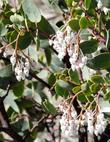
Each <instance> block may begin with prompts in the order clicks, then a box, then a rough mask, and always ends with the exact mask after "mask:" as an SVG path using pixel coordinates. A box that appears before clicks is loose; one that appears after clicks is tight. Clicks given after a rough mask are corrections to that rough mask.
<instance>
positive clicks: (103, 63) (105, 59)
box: [87, 53, 110, 70]
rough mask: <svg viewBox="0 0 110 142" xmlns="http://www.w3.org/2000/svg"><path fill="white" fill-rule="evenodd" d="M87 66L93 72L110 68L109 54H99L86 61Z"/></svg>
mask: <svg viewBox="0 0 110 142" xmlns="http://www.w3.org/2000/svg"><path fill="white" fill-rule="evenodd" d="M87 66H88V67H89V68H92V69H95V70H99V69H108V68H110V53H101V54H99V55H97V56H96V57H94V58H92V59H90V60H88V62H87Z"/></svg>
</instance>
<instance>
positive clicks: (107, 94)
mask: <svg viewBox="0 0 110 142" xmlns="http://www.w3.org/2000/svg"><path fill="white" fill-rule="evenodd" d="M105 99H107V100H109V101H110V91H108V92H107V93H106V94H105Z"/></svg>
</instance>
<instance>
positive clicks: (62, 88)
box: [55, 80, 70, 97]
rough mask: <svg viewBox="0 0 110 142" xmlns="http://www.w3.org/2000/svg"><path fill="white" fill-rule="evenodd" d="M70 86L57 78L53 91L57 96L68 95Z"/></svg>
mask: <svg viewBox="0 0 110 142" xmlns="http://www.w3.org/2000/svg"><path fill="white" fill-rule="evenodd" d="M69 88H70V86H69V84H68V83H66V82H65V81H63V80H57V82H56V86H55V92H56V94H57V95H58V96H62V97H67V96H68V95H69V92H68V90H69Z"/></svg>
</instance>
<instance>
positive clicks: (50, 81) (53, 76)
mask: <svg viewBox="0 0 110 142" xmlns="http://www.w3.org/2000/svg"><path fill="white" fill-rule="evenodd" d="M55 82H56V77H55V75H54V73H52V74H51V75H50V76H49V78H48V83H49V84H50V85H51V86H53V85H54V84H55Z"/></svg>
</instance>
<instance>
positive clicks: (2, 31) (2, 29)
mask: <svg viewBox="0 0 110 142" xmlns="http://www.w3.org/2000/svg"><path fill="white" fill-rule="evenodd" d="M7 32H8V29H7V28H6V27H5V25H4V24H3V23H2V22H1V21H0V36H5V35H6V33H7Z"/></svg>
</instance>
